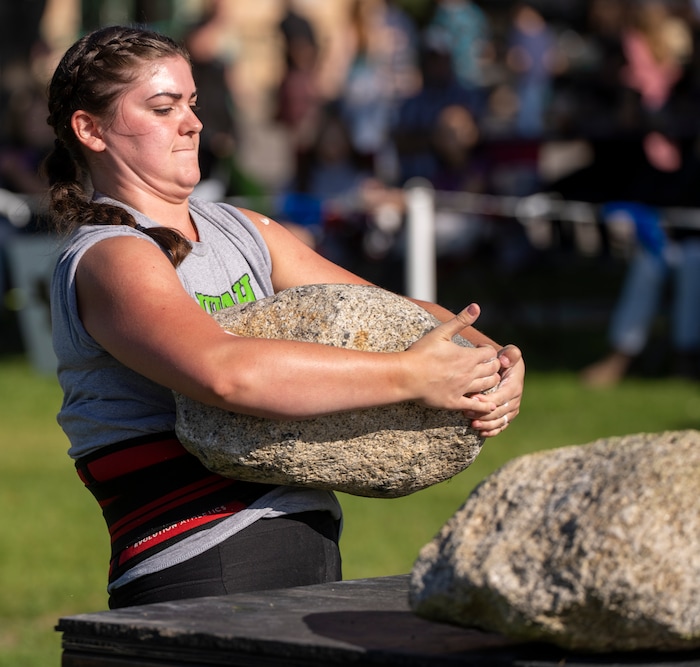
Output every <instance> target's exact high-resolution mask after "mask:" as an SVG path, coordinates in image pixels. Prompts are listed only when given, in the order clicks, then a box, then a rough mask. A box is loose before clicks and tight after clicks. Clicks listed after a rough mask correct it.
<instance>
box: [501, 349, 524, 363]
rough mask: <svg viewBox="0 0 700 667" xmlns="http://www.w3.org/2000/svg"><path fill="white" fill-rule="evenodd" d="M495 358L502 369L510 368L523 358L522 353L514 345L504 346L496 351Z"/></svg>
mask: <svg viewBox="0 0 700 667" xmlns="http://www.w3.org/2000/svg"><path fill="white" fill-rule="evenodd" d="M497 356H498V358H499V360H500V362H501V365H502V366H503V367H504V368H512V367H513V366H515V364H517V363H518V362H519V361H520V360H521V359H522V358H523V353H522V351H521V350H520V348H518V347H516V346H515V345H505V346H504V347H502V348H501V349H500V350H498V353H497Z"/></svg>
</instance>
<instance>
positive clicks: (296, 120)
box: [275, 0, 324, 191]
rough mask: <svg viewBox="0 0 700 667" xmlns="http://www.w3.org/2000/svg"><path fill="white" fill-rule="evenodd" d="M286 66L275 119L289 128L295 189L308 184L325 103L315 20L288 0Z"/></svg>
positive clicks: (284, 25) (281, 30) (284, 26)
mask: <svg viewBox="0 0 700 667" xmlns="http://www.w3.org/2000/svg"><path fill="white" fill-rule="evenodd" d="M279 33H280V34H281V36H282V38H283V41H284V44H283V49H284V64H285V69H284V72H283V75H282V79H281V81H280V84H279V87H278V89H277V93H276V112H275V120H277V121H278V122H280V123H281V124H282V125H283V126H284V128H285V129H286V131H287V133H288V137H289V141H290V145H291V148H292V152H293V155H294V166H293V183H292V185H291V187H292V189H295V190H297V191H305V190H306V189H307V187H308V177H309V167H310V159H311V150H312V147H313V145H314V143H315V141H316V134H317V126H318V121H319V118H320V114H321V109H322V106H323V102H324V100H323V98H322V95H321V93H320V90H319V87H318V80H317V77H318V67H319V55H320V51H319V45H318V41H317V38H316V33H315V30H314V28H313V26H312V24H311V22H310V21H309V20H308V19H307V18H306V17H305V16H302V15H301V14H299V13H298V12H296V11H295V10H294V8H293V3H292V2H291V0H288V1H287V3H286V4H285V13H284V15H283V18H282V20H281V21H280V24H279Z"/></svg>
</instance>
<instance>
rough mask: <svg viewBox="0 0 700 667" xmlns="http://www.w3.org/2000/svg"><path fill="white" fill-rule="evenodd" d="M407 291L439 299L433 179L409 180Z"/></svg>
mask: <svg viewBox="0 0 700 667" xmlns="http://www.w3.org/2000/svg"><path fill="white" fill-rule="evenodd" d="M405 187H406V209H407V215H406V268H405V281H406V295H407V296H410V297H413V298H414V299H422V300H423V301H431V302H435V301H436V300H437V271H436V259H435V190H434V189H433V187H432V185H431V184H430V182H429V181H426V180H425V179H422V178H414V179H411V180H410V181H408V183H406V186H405Z"/></svg>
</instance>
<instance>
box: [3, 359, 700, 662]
mask: <svg viewBox="0 0 700 667" xmlns="http://www.w3.org/2000/svg"><path fill="white" fill-rule="evenodd" d="M0 397H1V400H0V437H1V441H2V447H1V448H0V507H1V508H2V515H1V516H2V519H1V521H2V530H1V531H0V590H2V596H0V667H50V666H51V665H56V666H58V665H59V664H60V639H61V638H60V635H58V633H56V632H55V631H54V626H55V624H56V621H57V619H58V618H59V617H61V616H65V615H71V614H76V613H82V612H88V611H96V610H101V609H105V608H106V595H105V593H104V586H105V577H106V563H107V533H106V530H105V529H104V526H103V523H102V517H101V515H100V513H99V510H98V507H97V504H96V503H95V501H94V500H93V499H92V497H91V496H90V495H89V493H88V492H87V491H86V490H85V489H84V488H83V487H82V485H81V483H80V482H79V480H78V478H77V476H76V474H75V471H74V469H73V466H72V463H71V461H70V460H69V459H68V457H67V455H66V453H65V452H66V449H67V441H66V439H65V437H64V435H63V434H62V432H61V431H60V429H59V428H58V426H57V425H56V422H55V413H56V411H57V409H58V406H59V402H60V390H59V388H58V386H57V384H56V381H55V380H54V379H53V378H51V377H45V376H40V375H38V374H36V373H35V372H34V371H33V370H32V369H31V368H30V366H29V365H28V363H27V362H26V361H25V359H24V358H23V356H22V355H9V356H0ZM698 427H700V386H698V385H696V384H692V383H688V382H683V381H680V380H673V379H658V378H657V379H639V378H638V379H631V380H629V381H627V382H625V383H623V384H622V385H621V386H620V387H618V388H616V389H611V390H606V391H592V390H587V389H585V388H583V387H581V386H580V385H579V383H578V382H577V379H576V375H575V374H574V373H573V372H571V371H547V372H543V371H538V370H536V369H531V370H530V371H529V372H528V379H527V390H526V395H525V399H524V404H523V411H522V413H521V415H520V417H519V418H518V419H517V420H516V421H515V422H514V424H513V425H512V426H511V428H510V429H509V430H508V431H507V432H506V433H505V434H504V435H502V436H499V437H498V438H495V439H491V440H489V441H487V443H486V445H485V447H484V448H483V450H482V452H481V454H480V455H479V457H478V459H477V461H476V462H475V463H474V464H473V465H472V466H471V467H470V468H469V469H468V470H466V471H465V472H463V473H461V474H460V475H458V476H456V477H455V478H453V479H452V480H450V481H448V482H445V483H443V484H440V485H438V486H435V487H433V488H430V489H427V490H424V491H421V492H419V493H416V494H414V495H412V496H409V497H405V498H400V499H394V500H377V499H366V498H356V497H351V496H346V495H342V496H341V502H342V504H343V507H344V509H345V531H344V534H343V538H342V542H341V547H342V551H343V558H344V571H345V577H346V578H347V579H354V578H362V577H372V576H380V575H387V574H397V573H404V572H408V571H410V569H411V566H412V564H413V561H414V559H415V557H416V555H417V553H418V551H419V549H420V548H421V547H422V546H423V545H424V544H425V543H426V542H427V541H429V540H430V539H431V538H432V537H433V535H434V534H435V533H436V532H437V531H438V530H439V529H440V527H441V526H442V524H443V523H444V522H445V521H446V520H447V519H448V518H449V517H450V516H451V515H452V514H453V513H454V512H455V510H456V509H457V508H458V507H459V506H460V505H461V504H462V502H463V501H464V500H465V499H466V497H467V495H468V494H469V492H470V490H471V489H472V488H473V487H474V486H475V485H476V484H477V483H478V482H479V481H481V480H482V479H483V478H484V477H485V476H486V475H487V474H489V473H490V472H492V471H493V470H494V469H496V468H497V467H499V466H500V465H501V464H502V463H504V462H505V461H506V460H508V459H509V458H512V457H514V456H519V455H522V454H525V453H527V452H532V451H536V450H541V449H545V448H552V447H558V446H564V445H570V444H580V443H585V442H589V441H591V440H594V439H596V438H599V437H604V436H610V435H620V434H625V433H633V432H641V431H662V430H671V429H684V428H698Z"/></svg>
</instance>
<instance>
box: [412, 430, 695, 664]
mask: <svg viewBox="0 0 700 667" xmlns="http://www.w3.org/2000/svg"><path fill="white" fill-rule="evenodd" d="M410 604H411V608H412V609H413V610H414V612H416V613H417V614H418V615H420V616H422V617H424V618H428V619H431V620H436V621H445V622H448V623H454V624H458V625H463V626H476V627H480V628H482V629H486V630H491V631H495V632H499V633H502V634H504V635H506V636H509V637H512V638H516V639H524V640H535V641H545V642H550V643H554V644H558V645H559V646H562V647H564V648H569V649H575V650H583V651H598V652H600V651H618V650H620V651H627V650H637V649H658V650H664V651H665V650H676V649H690V648H697V647H700V432H699V431H693V430H689V431H677V432H667V433H659V434H639V435H627V436H623V437H615V438H608V439H603V440H598V441H596V442H593V443H590V444H588V445H582V446H576V447H565V448H561V449H557V450H553V451H545V452H540V453H536V454H531V455H526V456H523V457H520V458H518V459H515V460H513V461H511V462H509V463H507V464H506V465H505V466H503V467H502V468H501V469H500V470H498V471H496V472H495V473H493V474H492V475H491V476H489V477H488V478H487V479H486V480H485V481H484V482H483V483H482V484H481V485H480V486H479V487H478V488H477V489H475V491H474V492H473V493H472V494H471V496H470V497H469V498H468V499H467V500H466V502H465V504H464V505H463V506H462V507H461V508H460V509H459V510H458V511H457V512H456V514H455V515H454V516H453V517H452V518H451V519H450V520H449V521H448V522H447V523H446V524H445V526H444V527H443V529H442V531H441V532H440V533H439V534H438V536H437V537H436V538H435V540H433V541H432V542H430V543H429V544H427V545H426V546H425V547H424V548H423V549H422V551H421V553H420V555H419V557H418V560H417V561H416V563H415V566H414V568H413V571H412V576H411V584H410Z"/></svg>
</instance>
